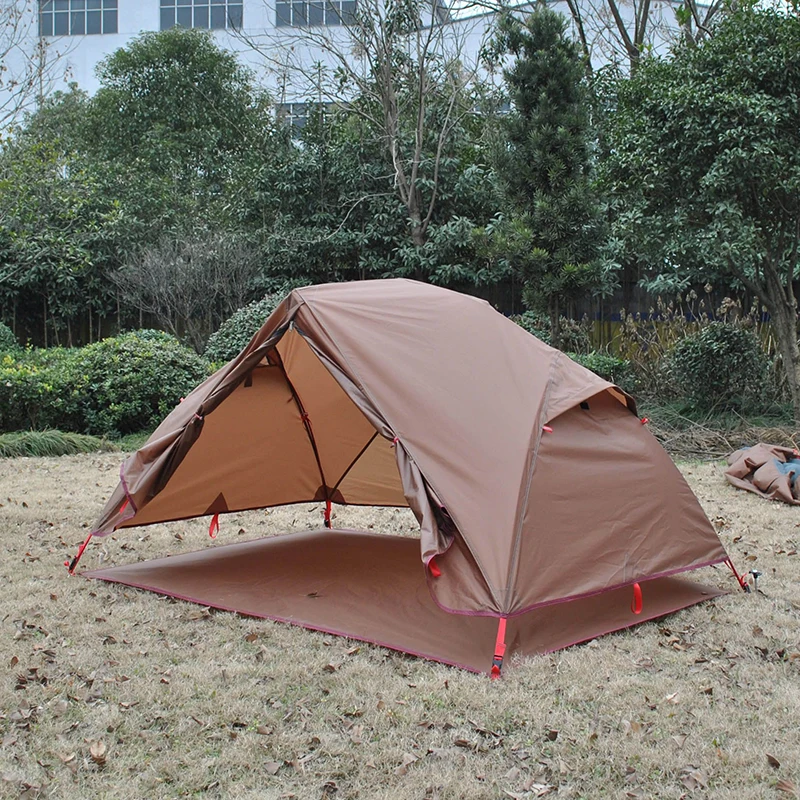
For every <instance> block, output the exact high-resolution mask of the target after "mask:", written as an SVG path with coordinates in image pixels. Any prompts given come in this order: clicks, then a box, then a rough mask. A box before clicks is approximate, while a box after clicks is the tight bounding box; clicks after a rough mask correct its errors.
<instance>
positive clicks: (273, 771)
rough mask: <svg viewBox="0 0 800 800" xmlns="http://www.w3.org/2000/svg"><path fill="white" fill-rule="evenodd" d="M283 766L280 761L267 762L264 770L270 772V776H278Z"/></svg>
mask: <svg viewBox="0 0 800 800" xmlns="http://www.w3.org/2000/svg"><path fill="white" fill-rule="evenodd" d="M282 766H283V764H281V762H280V761H267V763H266V764H264V769H265V770H266V771H267V772H268V773H269V774H270V775H277V774H278V770H279V769H280V768H281V767H282Z"/></svg>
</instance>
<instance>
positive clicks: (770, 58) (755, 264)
mask: <svg viewBox="0 0 800 800" xmlns="http://www.w3.org/2000/svg"><path fill="white" fill-rule="evenodd" d="M798 52H800V18H798V17H797V16H796V15H795V16H792V15H787V14H783V13H780V12H779V11H775V10H766V9H755V8H752V7H747V8H742V9H740V10H738V11H736V12H733V13H732V14H730V15H729V16H728V17H726V18H725V19H724V20H722V21H721V23H720V24H719V25H718V26H717V28H716V29H715V32H714V36H713V37H711V38H707V39H705V40H704V41H703V42H701V43H700V44H698V45H696V46H694V45H691V44H688V43H685V44H683V45H682V46H679V47H678V48H677V49H676V51H675V53H674V56H673V58H671V59H670V60H666V59H647V60H645V61H644V62H643V63H642V64H641V65H640V68H639V70H638V71H637V73H636V74H635V75H633V76H632V77H631V78H630V79H629V80H625V81H622V82H621V83H620V84H619V86H618V93H617V96H616V97H615V98H613V99H612V102H611V104H610V105H611V113H609V114H608V131H607V141H608V152H607V153H606V157H605V159H604V167H603V182H604V186H605V188H606V190H607V191H608V193H609V196H610V197H611V198H612V199H613V202H612V207H611V218H612V220H613V237H612V241H613V242H614V243H615V245H616V252H617V258H618V260H620V261H622V260H625V259H628V260H630V259H635V260H637V261H638V262H639V263H641V264H643V265H644V266H645V267H646V268H647V269H648V273H649V275H650V276H651V277H658V279H659V282H660V285H661V287H662V288H663V287H666V286H669V285H670V283H672V285H676V284H679V283H681V282H683V283H686V282H690V281H698V282H703V283H705V282H707V281H708V282H711V283H714V282H717V281H724V282H727V283H733V284H737V285H739V286H741V287H745V288H747V289H748V290H750V291H751V292H752V293H753V294H754V295H755V296H756V297H758V299H759V301H760V302H761V304H762V305H763V307H764V308H765V309H766V310H767V311H768V312H769V314H770V317H771V321H772V326H773V330H774V331H775V334H776V338H777V340H778V343H779V347H780V352H781V355H782V360H783V365H784V369H785V371H786V377H787V381H788V385H789V387H790V392H791V398H792V403H793V407H794V414H795V418H796V419H797V420H800V350H799V349H798V342H797V300H796V297H795V292H794V285H793V281H794V280H796V279H797V277H798V272H797V270H798V248H800V60H798V58H797V53H798Z"/></svg>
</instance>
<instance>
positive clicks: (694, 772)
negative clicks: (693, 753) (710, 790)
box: [681, 765, 708, 790]
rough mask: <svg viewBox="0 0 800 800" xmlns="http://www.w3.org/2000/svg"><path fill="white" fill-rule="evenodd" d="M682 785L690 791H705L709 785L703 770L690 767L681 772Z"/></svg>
mask: <svg viewBox="0 0 800 800" xmlns="http://www.w3.org/2000/svg"><path fill="white" fill-rule="evenodd" d="M681 783H682V784H683V785H684V786H685V787H686V788H687V789H690V790H692V789H698V788H703V789H705V787H706V784H707V783H708V776H707V775H706V774H705V772H703V771H702V770H700V769H697V767H693V766H691V765H690V766H688V767H684V768H683V769H682V770H681Z"/></svg>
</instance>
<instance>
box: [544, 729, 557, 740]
mask: <svg viewBox="0 0 800 800" xmlns="http://www.w3.org/2000/svg"><path fill="white" fill-rule="evenodd" d="M545 735H546V736H547V738H548V739H549V740H550V741H551V742H554V741H555V740H556V739H558V731H547V733H546V734H545Z"/></svg>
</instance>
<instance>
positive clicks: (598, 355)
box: [569, 350, 636, 393]
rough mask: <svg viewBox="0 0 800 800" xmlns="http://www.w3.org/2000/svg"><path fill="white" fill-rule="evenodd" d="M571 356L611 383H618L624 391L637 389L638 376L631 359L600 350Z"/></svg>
mask: <svg viewBox="0 0 800 800" xmlns="http://www.w3.org/2000/svg"><path fill="white" fill-rule="evenodd" d="M569 356H570V358H571V359H572V360H573V361H577V362H578V363H579V364H580V365H581V366H582V367H586V369H590V370H591V371H592V372H594V373H595V374H597V375H599V376H600V377H601V378H603V379H604V380H607V381H608V382H609V383H613V384H616V385H617V386H619V387H620V389H622V390H623V391H626V392H630V393H633V392H635V391H636V376H635V373H634V370H633V366H632V364H631V362H630V361H626V360H625V359H624V358H617V357H616V356H611V355H608V353H602V352H600V351H598V350H594V351H592V352H591V353H585V354H580V353H570V354H569Z"/></svg>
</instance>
